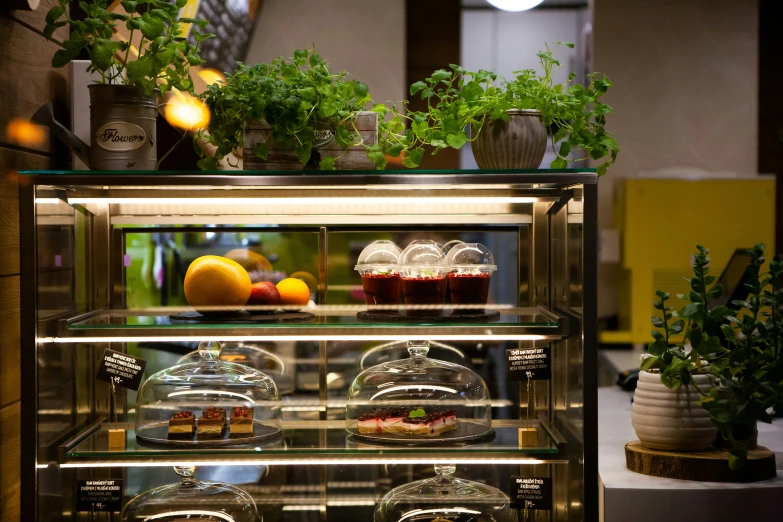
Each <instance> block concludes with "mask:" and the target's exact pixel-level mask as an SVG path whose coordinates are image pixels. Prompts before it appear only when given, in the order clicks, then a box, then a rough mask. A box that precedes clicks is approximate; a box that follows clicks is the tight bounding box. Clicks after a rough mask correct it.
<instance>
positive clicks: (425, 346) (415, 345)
mask: <svg viewBox="0 0 783 522" xmlns="http://www.w3.org/2000/svg"><path fill="white" fill-rule="evenodd" d="M429 351H430V343H429V341H408V353H409V354H410V356H411V357H427V353H428V352H429Z"/></svg>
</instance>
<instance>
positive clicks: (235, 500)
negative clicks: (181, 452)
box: [122, 467, 262, 522]
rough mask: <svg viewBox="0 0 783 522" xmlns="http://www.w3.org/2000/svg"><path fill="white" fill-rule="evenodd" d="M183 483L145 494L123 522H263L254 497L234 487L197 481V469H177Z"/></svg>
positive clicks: (127, 509)
mask: <svg viewBox="0 0 783 522" xmlns="http://www.w3.org/2000/svg"><path fill="white" fill-rule="evenodd" d="M174 471H176V473H177V475H179V482H178V483H176V484H168V485H166V486H161V487H157V488H153V489H150V490H149V491H145V492H144V493H142V494H140V495H139V496H137V497H135V498H133V499H132V500H131V501H130V502H128V503H127V504H126V505H125V508H124V509H123V510H122V522H184V521H186V520H202V521H209V522H262V518H261V516H260V515H259V513H258V509H257V508H256V503H255V501H253V498H252V497H251V496H250V495H248V494H247V493H246V492H245V491H243V490H241V489H239V488H238V487H236V486H232V485H231V484H225V483H223V482H215V481H199V480H196V477H195V471H196V468H193V467H175V468H174Z"/></svg>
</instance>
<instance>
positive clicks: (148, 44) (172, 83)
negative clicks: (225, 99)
mask: <svg viewBox="0 0 783 522" xmlns="http://www.w3.org/2000/svg"><path fill="white" fill-rule="evenodd" d="M70 3H77V2H75V1H74V0H57V5H55V6H54V7H52V8H51V9H50V10H49V12H48V13H47V14H46V27H45V29H44V34H45V35H46V37H47V38H51V36H52V34H53V33H54V31H55V30H56V29H57V28H59V27H64V26H70V29H71V36H70V38H69V39H68V40H66V41H64V42H63V48H62V49H60V50H58V51H57V52H56V53H54V57H53V58H52V66H53V67H63V66H65V65H66V64H68V63H69V62H71V60H74V59H76V58H78V57H79V56H80V55H81V54H82V53H83V52H85V53H86V54H87V56H89V59H90V65H89V66H88V67H87V71H88V72H94V73H98V74H100V76H101V80H100V82H99V83H103V84H116V85H133V86H136V87H139V88H140V89H142V90H143V91H144V92H145V93H146V94H152V92H153V91H154V90H155V89H159V90H160V92H161V93H165V92H167V91H169V90H171V89H179V90H182V91H187V92H192V91H193V81H192V79H191V77H190V66H192V65H199V64H201V63H203V60H202V59H201V57H200V56H199V45H200V44H201V42H203V41H204V40H205V39H207V38H210V37H212V36H214V35H212V34H208V33H204V32H203V31H204V28H205V27H206V26H207V23H208V22H207V21H206V20H201V19H195V18H180V17H179V11H180V9H181V8H183V7H184V6H185V4H186V3H187V0H176V3H169V2H167V1H166V0H122V2H120V3H121V5H122V8H123V10H124V11H125V13H120V12H110V11H109V10H108V7H109V4H111V3H112V1H111V0H89V1H79V2H78V5H79V7H80V8H81V9H82V11H83V12H84V13H85V18H84V19H83V20H74V19H72V18H71V17H70V15H69V13H68V9H67V7H68V4H70ZM117 24H124V25H125V27H126V28H127V29H128V31H129V32H130V42H133V44H134V46H135V47H134V48H132V45H131V43H130V42H123V41H116V40H113V39H112V36H113V35H114V33H115V28H116V26H117ZM181 24H193V28H192V31H191V34H192V35H193V38H194V40H195V42H196V43H195V45H193V44H190V43H188V41H187V38H185V37H184V36H183V35H182V29H181V27H180V25H181Z"/></svg>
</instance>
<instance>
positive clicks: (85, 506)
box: [76, 479, 122, 513]
mask: <svg viewBox="0 0 783 522" xmlns="http://www.w3.org/2000/svg"><path fill="white" fill-rule="evenodd" d="M76 510H77V511H89V512H91V513H97V512H98V511H109V512H114V511H122V480H121V479H113V480H103V479H88V480H82V479H79V480H77V481H76Z"/></svg>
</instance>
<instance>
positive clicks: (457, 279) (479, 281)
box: [449, 272, 492, 314]
mask: <svg viewBox="0 0 783 522" xmlns="http://www.w3.org/2000/svg"><path fill="white" fill-rule="evenodd" d="M491 276H492V274H491V273H489V272H480V273H477V274H460V273H451V274H449V292H451V304H453V305H485V304H487V299H488V298H489V280H490V277H491ZM477 311H480V310H477V309H471V308H463V309H460V308H456V309H455V310H454V313H455V314H458V313H476V312H477Z"/></svg>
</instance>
